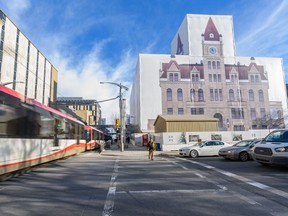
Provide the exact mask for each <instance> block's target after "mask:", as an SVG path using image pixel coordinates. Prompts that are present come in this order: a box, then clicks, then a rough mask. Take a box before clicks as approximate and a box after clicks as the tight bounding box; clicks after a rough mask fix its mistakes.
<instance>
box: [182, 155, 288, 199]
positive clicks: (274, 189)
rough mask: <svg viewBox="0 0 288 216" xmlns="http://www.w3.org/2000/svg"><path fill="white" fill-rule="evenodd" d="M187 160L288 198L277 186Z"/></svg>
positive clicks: (287, 194)
mask: <svg viewBox="0 0 288 216" xmlns="http://www.w3.org/2000/svg"><path fill="white" fill-rule="evenodd" d="M179 159H180V160H185V159H183V158H179ZM185 161H186V162H189V163H193V164H197V165H199V166H202V167H205V168H207V169H213V170H214V171H216V172H219V173H221V174H223V175H226V176H229V177H232V178H235V179H237V180H239V181H242V182H244V183H246V184H249V185H252V186H254V187H257V188H259V189H262V190H265V191H268V192H270V193H273V194H276V195H278V196H281V197H284V198H285V199H288V193H286V192H284V191H281V190H278V189H276V188H273V187H270V186H268V185H265V184H262V183H260V182H256V181H252V180H251V179H248V178H245V177H243V176H238V175H236V174H234V173H231V172H227V171H224V170H221V169H218V168H216V167H213V166H210V165H207V164H204V163H200V162H197V161H191V160H185Z"/></svg>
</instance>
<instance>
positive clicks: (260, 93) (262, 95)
mask: <svg viewBox="0 0 288 216" xmlns="http://www.w3.org/2000/svg"><path fill="white" fill-rule="evenodd" d="M258 94H259V101H261V102H263V101H264V93H263V91H262V90H261V89H260V90H259V91H258Z"/></svg>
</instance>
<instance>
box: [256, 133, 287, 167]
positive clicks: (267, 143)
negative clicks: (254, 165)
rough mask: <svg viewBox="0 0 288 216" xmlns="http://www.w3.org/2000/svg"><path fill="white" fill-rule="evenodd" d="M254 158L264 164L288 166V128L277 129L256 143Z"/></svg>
mask: <svg viewBox="0 0 288 216" xmlns="http://www.w3.org/2000/svg"><path fill="white" fill-rule="evenodd" d="M252 156H253V159H254V160H255V161H257V162H259V163H260V164H263V165H285V166H288V130H284V129H283V130H275V131H272V132H271V133H269V134H268V135H267V136H266V137H265V138H264V139H263V140H261V142H259V143H257V144H255V147H254V151H253V154H252Z"/></svg>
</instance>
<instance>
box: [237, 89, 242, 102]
mask: <svg viewBox="0 0 288 216" xmlns="http://www.w3.org/2000/svg"><path fill="white" fill-rule="evenodd" d="M237 100H238V101H242V91H241V89H238V90H237Z"/></svg>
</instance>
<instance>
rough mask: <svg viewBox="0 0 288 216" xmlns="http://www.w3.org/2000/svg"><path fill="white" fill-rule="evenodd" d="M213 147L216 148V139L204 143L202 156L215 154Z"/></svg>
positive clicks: (201, 149)
mask: <svg viewBox="0 0 288 216" xmlns="http://www.w3.org/2000/svg"><path fill="white" fill-rule="evenodd" d="M213 148H214V141H207V142H205V144H204V145H202V146H201V148H200V155H201V156H209V155H213V152H214V150H213Z"/></svg>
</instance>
